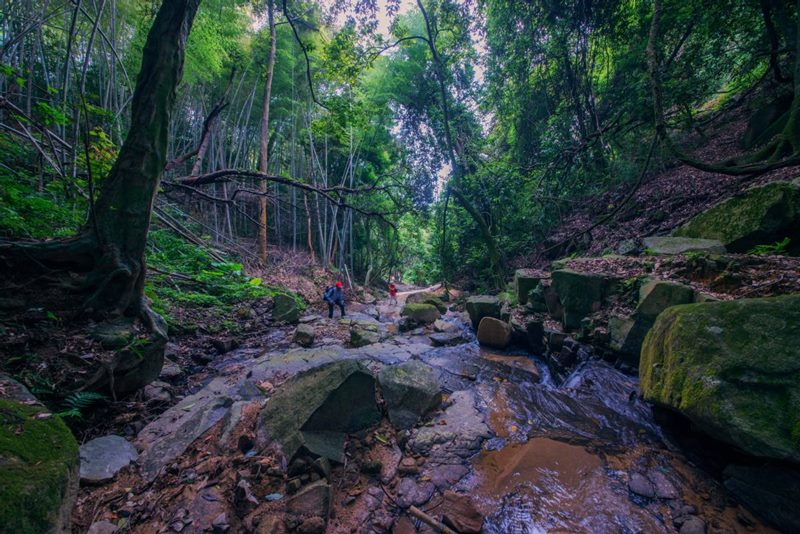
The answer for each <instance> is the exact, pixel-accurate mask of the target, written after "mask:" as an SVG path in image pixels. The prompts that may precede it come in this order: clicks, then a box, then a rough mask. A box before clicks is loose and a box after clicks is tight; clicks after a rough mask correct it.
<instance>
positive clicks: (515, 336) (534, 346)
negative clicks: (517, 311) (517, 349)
mask: <svg viewBox="0 0 800 534" xmlns="http://www.w3.org/2000/svg"><path fill="white" fill-rule="evenodd" d="M509 326H510V327H511V339H512V341H513V342H514V343H516V344H517V345H520V346H522V347H525V348H527V349H529V350H531V351H533V352H541V351H543V350H544V324H543V323H542V321H540V320H538V319H534V318H530V317H523V318H521V319H519V318H517V317H512V318H511V320H510V321H509Z"/></svg>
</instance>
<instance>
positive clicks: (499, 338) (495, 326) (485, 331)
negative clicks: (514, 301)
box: [478, 317, 511, 349]
mask: <svg viewBox="0 0 800 534" xmlns="http://www.w3.org/2000/svg"><path fill="white" fill-rule="evenodd" d="M478 343H480V344H481V345H486V346H488V347H494V348H496V349H504V348H506V347H508V345H509V343H511V326H509V324H508V323H506V322H504V321H501V320H500V319H495V318H494V317H484V318H483V319H481V323H480V324H479V325H478Z"/></svg>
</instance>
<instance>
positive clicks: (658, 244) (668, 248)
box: [644, 236, 726, 255]
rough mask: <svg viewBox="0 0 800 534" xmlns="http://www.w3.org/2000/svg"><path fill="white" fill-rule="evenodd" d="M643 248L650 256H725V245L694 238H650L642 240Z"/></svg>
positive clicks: (710, 240) (712, 240)
mask: <svg viewBox="0 0 800 534" xmlns="http://www.w3.org/2000/svg"><path fill="white" fill-rule="evenodd" d="M644 246H645V249H646V250H647V252H649V253H650V254H668V255H669V254H686V253H687V252H705V253H708V254H725V252H726V250H725V245H723V244H722V242H721V241H718V240H716V239H698V238H694V237H674V236H663V237H660V236H652V237H645V238H644Z"/></svg>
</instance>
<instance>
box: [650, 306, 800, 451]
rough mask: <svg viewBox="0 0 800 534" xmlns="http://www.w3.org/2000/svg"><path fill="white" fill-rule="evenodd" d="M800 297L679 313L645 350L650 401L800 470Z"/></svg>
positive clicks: (671, 314)
mask: <svg viewBox="0 0 800 534" xmlns="http://www.w3.org/2000/svg"><path fill="white" fill-rule="evenodd" d="M798 337H800V295H787V296H782V297H771V298H760V299H741V300H734V301H727V302H707V303H701V304H686V305H681V306H673V307H671V308H668V309H667V310H665V311H664V312H662V313H661V314H660V315H659V316H658V318H657V319H656V322H655V325H654V326H653V328H652V329H651V330H650V332H649V333H648V334H647V337H646V338H645V341H644V344H643V345H642V352H641V363H640V365H639V376H640V386H641V389H642V392H643V394H644V397H645V399H647V400H649V401H651V402H654V403H656V404H659V405H662V406H665V407H667V408H671V409H673V410H676V411H678V412H680V413H682V414H684V415H685V416H686V417H688V418H689V419H690V420H691V421H692V422H693V423H694V424H695V426H696V427H697V428H698V429H700V430H702V431H703V432H705V433H707V434H709V435H710V436H712V437H714V438H716V439H718V440H721V441H724V442H726V443H729V444H731V445H733V446H735V447H737V448H739V449H741V450H743V451H744V452H747V453H749V454H751V455H754V456H759V457H768V458H775V459H780V460H789V461H792V462H800V357H798V348H797V339H798Z"/></svg>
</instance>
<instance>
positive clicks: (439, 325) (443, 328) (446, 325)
mask: <svg viewBox="0 0 800 534" xmlns="http://www.w3.org/2000/svg"><path fill="white" fill-rule="evenodd" d="M433 330H434V331H436V332H458V330H459V328H458V326H456V325H455V324H453V323H451V322H449V321H445V320H442V319H436V320H435V321H434V322H433Z"/></svg>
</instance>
